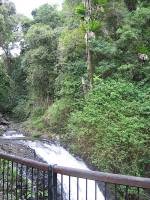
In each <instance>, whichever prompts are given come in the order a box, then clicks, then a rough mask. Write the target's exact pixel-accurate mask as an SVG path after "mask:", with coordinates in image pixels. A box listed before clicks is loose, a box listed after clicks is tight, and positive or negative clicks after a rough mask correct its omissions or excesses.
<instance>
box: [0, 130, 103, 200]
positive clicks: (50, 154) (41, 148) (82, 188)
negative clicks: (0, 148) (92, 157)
mask: <svg viewBox="0 0 150 200" xmlns="http://www.w3.org/2000/svg"><path fill="white" fill-rule="evenodd" d="M3 137H4V138H9V139H10V138H16V137H18V138H21V137H24V136H23V135H22V134H17V133H16V132H14V134H12V132H11V134H10V132H6V133H5V134H4V135H3ZM22 142H23V144H25V145H27V146H28V147H30V148H31V149H33V150H34V151H35V153H36V155H37V156H38V157H40V158H42V159H43V160H44V161H46V162H47V163H48V164H49V165H59V166H63V167H72V168H76V169H82V170H89V171H90V169H89V168H88V167H87V166H86V164H85V163H84V162H83V161H81V160H78V159H76V158H75V157H73V156H72V155H71V154H70V153H69V152H68V151H67V150H66V149H64V148H63V147H62V146H60V145H59V144H48V143H47V142H44V141H37V140H36V141H23V140H22ZM58 181H59V182H61V175H58ZM95 188H96V189H95ZM78 189H79V192H78V195H79V196H78V198H77V177H71V178H70V190H71V191H70V197H71V198H70V199H71V200H76V199H78V200H85V199H86V195H87V200H95V199H97V200H104V196H103V194H102V192H101V191H100V189H99V187H98V185H97V184H95V181H93V180H88V181H87V190H86V180H85V179H82V178H79V179H78ZM63 191H64V193H65V197H66V199H69V177H68V176H65V175H64V176H63ZM86 191H87V194H86Z"/></svg>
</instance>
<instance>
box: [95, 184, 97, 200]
mask: <svg viewBox="0 0 150 200" xmlns="http://www.w3.org/2000/svg"><path fill="white" fill-rule="evenodd" d="M95 200H97V183H96V181H95Z"/></svg>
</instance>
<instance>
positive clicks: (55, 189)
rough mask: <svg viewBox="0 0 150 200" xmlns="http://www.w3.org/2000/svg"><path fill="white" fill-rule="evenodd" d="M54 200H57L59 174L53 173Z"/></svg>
mask: <svg viewBox="0 0 150 200" xmlns="http://www.w3.org/2000/svg"><path fill="white" fill-rule="evenodd" d="M53 186H54V200H57V174H56V173H54V172H53Z"/></svg>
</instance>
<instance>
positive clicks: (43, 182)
mask: <svg viewBox="0 0 150 200" xmlns="http://www.w3.org/2000/svg"><path fill="white" fill-rule="evenodd" d="M43 200H45V171H43Z"/></svg>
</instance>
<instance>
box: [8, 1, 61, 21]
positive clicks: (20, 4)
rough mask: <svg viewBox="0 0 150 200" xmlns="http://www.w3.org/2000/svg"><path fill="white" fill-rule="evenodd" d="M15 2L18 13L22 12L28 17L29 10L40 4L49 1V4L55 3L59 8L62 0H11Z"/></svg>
mask: <svg viewBox="0 0 150 200" xmlns="http://www.w3.org/2000/svg"><path fill="white" fill-rule="evenodd" d="M11 1H12V2H14V3H15V5H16V9H17V12H18V13H21V14H24V15H26V16H28V17H30V16H31V11H32V10H33V9H34V8H37V7H39V6H40V5H42V4H45V3H49V4H51V5H54V4H57V5H59V8H60V7H61V4H62V2H63V0H11Z"/></svg>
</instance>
